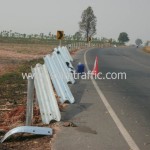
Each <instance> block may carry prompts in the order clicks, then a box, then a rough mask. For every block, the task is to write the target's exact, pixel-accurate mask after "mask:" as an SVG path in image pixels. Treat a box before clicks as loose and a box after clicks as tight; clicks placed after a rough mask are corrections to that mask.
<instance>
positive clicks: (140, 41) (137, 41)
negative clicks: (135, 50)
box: [135, 39, 143, 46]
mask: <svg viewBox="0 0 150 150" xmlns="http://www.w3.org/2000/svg"><path fill="white" fill-rule="evenodd" d="M135 44H136V45H137V46H140V45H141V44H143V42H142V40H141V39H136V40H135Z"/></svg>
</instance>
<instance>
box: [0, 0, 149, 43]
mask: <svg viewBox="0 0 150 150" xmlns="http://www.w3.org/2000/svg"><path fill="white" fill-rule="evenodd" d="M88 6H91V7H92V8H93V11H94V14H95V15H96V17H97V35H96V37H100V38H102V37H106V38H113V39H116V40H117V39H118V36H119V33H120V32H127V33H128V35H129V38H130V42H129V43H134V41H135V40H136V39H137V38H141V39H142V40H143V41H144V42H146V41H147V40H150V0H0V31H3V30H12V31H14V32H19V33H26V34H32V33H33V34H36V33H38V34H39V33H45V34H48V33H49V32H51V33H53V34H56V31H57V30H63V31H64V32H65V34H67V35H69V34H71V35H73V34H74V33H75V32H77V31H78V30H79V21H80V20H81V14H82V12H83V10H85V9H86V8H87V7H88Z"/></svg>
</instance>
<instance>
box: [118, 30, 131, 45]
mask: <svg viewBox="0 0 150 150" xmlns="http://www.w3.org/2000/svg"><path fill="white" fill-rule="evenodd" d="M118 41H119V43H121V44H125V43H126V42H128V41H129V37H128V34H127V33H126V32H122V33H120V35H119V37H118Z"/></svg>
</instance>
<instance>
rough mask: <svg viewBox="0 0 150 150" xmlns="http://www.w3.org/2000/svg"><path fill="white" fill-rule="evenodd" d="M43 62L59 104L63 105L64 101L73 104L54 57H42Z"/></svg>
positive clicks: (71, 96) (72, 98)
mask: <svg viewBox="0 0 150 150" xmlns="http://www.w3.org/2000/svg"><path fill="white" fill-rule="evenodd" d="M44 61H45V65H46V67H47V69H48V72H49V74H50V77H51V79H52V82H53V85H54V88H55V90H56V92H57V95H58V96H59V98H60V102H61V103H64V102H65V101H69V102H70V103H74V102H75V100H74V97H73V95H72V93H71V91H70V88H69V86H68V85H67V83H66V82H65V80H64V79H63V77H62V74H60V66H59V64H58V62H57V60H56V57H55V56H54V55H46V56H45V57H44Z"/></svg>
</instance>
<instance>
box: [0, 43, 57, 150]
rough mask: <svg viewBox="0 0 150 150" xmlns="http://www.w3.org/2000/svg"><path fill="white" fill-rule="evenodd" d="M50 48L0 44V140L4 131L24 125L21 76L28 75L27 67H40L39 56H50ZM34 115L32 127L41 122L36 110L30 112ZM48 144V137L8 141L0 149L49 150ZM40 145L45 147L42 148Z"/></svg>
mask: <svg viewBox="0 0 150 150" xmlns="http://www.w3.org/2000/svg"><path fill="white" fill-rule="evenodd" d="M53 48H54V47H53V46H49V45H39V44H6V43H5V44H0V138H1V137H2V136H3V135H4V133H5V132H7V131H8V130H10V129H12V128H14V127H17V126H21V125H24V123H25V114H26V111H25V109H26V97H27V80H23V78H22V73H25V72H27V73H28V72H31V69H30V67H31V66H35V64H37V63H41V64H42V63H43V59H42V58H43V56H44V55H45V54H48V53H50V52H51V51H52V49H53ZM34 115H35V116H36V118H35V119H34V125H37V126H38V125H39V123H40V122H41V119H40V115H39V109H38V108H37V107H36V108H34ZM27 136H28V135H27ZM13 139H14V138H13ZM50 142H51V138H49V137H39V136H28V138H25V139H23V138H19V137H15V140H12V139H10V140H9V142H5V143H3V144H0V149H1V150H3V149H7V150H13V149H14V150H18V149H21V148H23V149H25V150H26V149H32V148H33V149H48V150H49V149H50ZM41 143H42V144H41ZM43 143H47V144H45V146H44V144H43Z"/></svg>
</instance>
